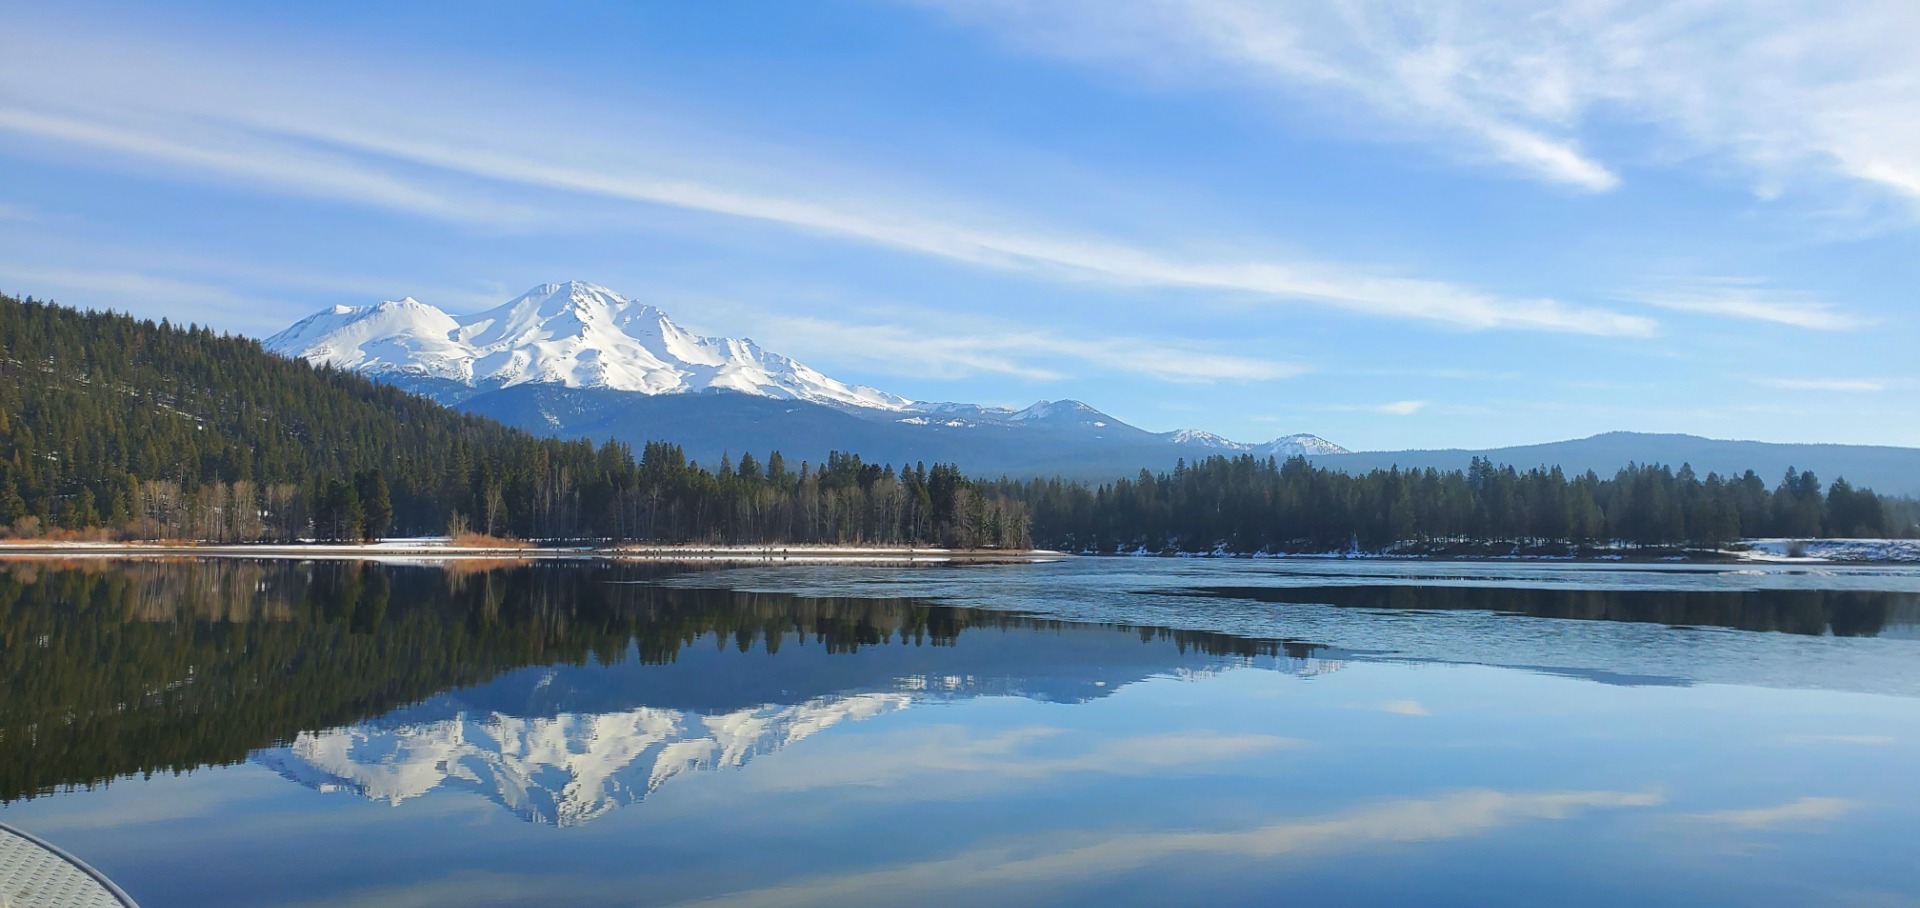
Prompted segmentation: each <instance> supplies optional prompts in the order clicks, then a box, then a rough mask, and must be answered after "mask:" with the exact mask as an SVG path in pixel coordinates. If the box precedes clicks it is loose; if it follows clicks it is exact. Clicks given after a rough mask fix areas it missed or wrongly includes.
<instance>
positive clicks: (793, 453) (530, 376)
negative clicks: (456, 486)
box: [266, 281, 1346, 476]
mask: <svg viewBox="0 0 1920 908" xmlns="http://www.w3.org/2000/svg"><path fill="white" fill-rule="evenodd" d="M266 347H267V349H269V350H272V351H274V352H276V353H281V354H284V355H287V356H293V357H299V358H302V359H305V360H307V361H309V362H312V363H314V364H315V365H327V366H332V367H335V368H339V369H350V370H354V371H358V372H361V373H364V374H367V375H369V376H373V377H376V378H378V379H380V380H382V381H385V382H387V383H389V384H394V385H398V386H400V387H403V388H406V389H408V390H411V391H414V392H416V393H419V394H423V395H425V396H427V397H430V398H433V399H434V400H437V401H440V402H441V403H444V404H448V405H450V406H453V407H457V408H459V409H461V410H465V411H468V412H471V413H475V414H478V415H482V416H488V417H492V418H494V419H498V420H501V421H503V422H506V423H507V424H509V425H514V426H518V427H521V428H524V429H527V430H530V431H534V432H538V433H541V434H547V435H558V436H565V437H579V438H591V439H596V440H599V439H606V438H617V439H620V440H622V441H627V442H630V443H634V444H636V445H638V444H640V443H642V442H646V441H652V440H660V441H671V442H675V443H677V444H679V445H681V446H682V447H683V448H685V449H686V451H687V454H688V456H690V457H693V458H695V459H697V460H700V461H702V462H705V463H712V462H714V461H717V460H719V458H720V457H721V456H722V455H723V454H731V455H733V456H735V457H738V456H739V455H740V454H741V453H743V452H748V451H751V452H754V453H757V454H760V455H762V456H764V455H765V454H766V452H768V451H772V450H778V451H780V452H781V453H782V454H783V455H785V456H786V457H787V458H789V459H790V460H812V461H815V462H819V461H821V460H824V459H825V457H826V455H827V453H828V452H829V451H834V450H838V451H849V452H856V453H859V454H860V455H861V456H862V457H865V458H867V459H869V460H874V461H884V462H889V463H907V462H913V461H929V462H932V461H942V462H952V463H958V464H961V465H962V466H964V467H966V468H967V469H968V470H970V471H972V472H975V473H981V474H993V473H1008V474H1014V475H1021V474H1062V475H1072V476H1105V475H1108V474H1113V475H1121V474H1127V473H1131V472H1133V471H1136V470H1139V469H1141V468H1143V467H1145V468H1150V469H1165V468H1167V467H1171V466H1173V464H1174V463H1175V462H1176V461H1177V460H1178V459H1180V458H1182V457H1186V458H1198V457H1205V456H1207V455H1209V454H1220V453H1228V454H1232V453H1243V452H1244V453H1252V454H1255V455H1257V456H1261V457H1267V456H1274V457H1280V458H1283V459H1284V458H1287V457H1292V456H1294V455H1299V454H1338V453H1344V452H1345V451H1346V449H1345V448H1342V447H1340V446H1339V445H1336V444H1334V443H1332V442H1329V441H1327V440H1326V439H1323V438H1320V437H1318V436H1314V435H1306V434H1300V435H1288V436H1284V437H1281V438H1276V439H1273V440H1272V441H1267V442H1263V443H1258V444H1248V443H1243V442H1235V441H1230V440H1228V439H1225V438H1221V437H1220V436H1218V435H1213V434H1210V433H1206V432H1200V431H1196V430H1182V431H1178V432H1149V431H1146V430H1145V429H1141V428H1138V427H1136V426H1131V425H1128V424H1126V423H1124V422H1121V421H1120V420H1118V419H1115V418H1113V417H1112V416H1109V415H1107V414H1105V413H1102V412H1100V411H1099V410H1096V409H1094V408H1092V407H1090V406H1087V405H1086V404H1084V403H1081V402H1079V401H1074V400H1059V401H1040V402H1038V403H1036V404H1034V405H1032V406H1030V407H1026V408H1024V409H1017V410H1016V409H1011V408H1005V407H988V406H981V405H978V404H968V403H935V402H925V401H913V400H908V399H907V398H904V397H901V396H899V395H896V394H890V393H888V392H885V391H881V390H879V389H877V388H870V387H866V386H864V385H856V384H850V383H847V382H842V381H838V380H836V379H833V378H830V377H828V376H826V375H824V374H822V373H820V372H819V371H817V370H815V369H812V368H809V367H807V366H805V365H803V364H801V363H799V362H796V361H794V360H792V359H790V358H788V357H785V356H781V355H779V354H777V353H772V352H769V351H767V350H765V349H763V348H761V347H760V346H759V345H758V344H755V343H754V342H753V341H752V340H747V339H734V338H719V337H700V336H698V335H694V334H691V333H689V332H688V331H686V330H685V329H683V328H681V327H680V326H678V325H676V324H674V322H673V321H672V319H670V318H668V317H667V314H666V313H664V312H662V311H660V310H659V309H657V308H655V307H653V306H648V305H644V304H642V303H638V302H635V301H633V300H630V299H627V298H625V297H623V296H620V295H619V294H617V293H614V292H613V291H611V290H608V289H606V288H604V287H598V286H595V285H593V284H586V283H581V282H578V281H574V282H569V283H565V284H545V285H542V286H539V287H535V288H534V289H532V290H530V291H528V292H526V293H524V294H522V295H521V296H519V297H517V298H515V299H513V300H510V301H508V302H507V303H506V304H504V305H502V306H499V307H497V308H494V309H489V310H487V311H485V312H481V313H478V314H475V315H466V316H454V315H449V314H447V313H446V312H443V311H441V310H439V309H437V308H434V307H433V306H429V305H427V304H425V303H422V302H419V301H416V300H413V299H404V300H399V301H396V302H384V303H379V304H377V305H373V306H357V307H356V306H336V307H334V308H332V309H327V310H324V311H321V312H318V313H315V314H313V315H311V316H309V317H307V318H305V319H302V320H301V321H299V322H298V323H296V324H294V325H293V326H292V327H290V328H288V329H287V330H285V331H282V332H280V333H279V334H276V335H274V336H272V337H270V338H268V339H267V341H266Z"/></svg>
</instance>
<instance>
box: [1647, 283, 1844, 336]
mask: <svg viewBox="0 0 1920 908" xmlns="http://www.w3.org/2000/svg"><path fill="white" fill-rule="evenodd" d="M1629 296H1630V298H1631V299H1633V300H1634V301H1636V302H1641V303H1645V304H1647V305H1650V306H1658V307H1660V308H1662V309H1672V310H1675V311H1679V312H1695V313H1699V314H1702V315H1717V316H1720V317H1723V318H1740V319H1748V320H1751V321H1760V322H1772V323H1773V324H1777V325H1787V326H1790V327H1794V328H1810V329H1813V330H1816V331H1852V330H1856V329H1859V328H1863V327H1865V326H1866V325H1867V324H1868V322H1867V320H1866V319H1863V318H1860V317H1859V316H1856V315H1853V314H1851V313H1848V312H1846V311H1844V310H1842V309H1841V308H1840V307H1839V306H1836V305H1834V304H1833V303H1830V302H1827V301H1825V300H1821V299H1819V298H1817V297H1814V296H1812V295H1810V294H1807V293H1802V292H1799V291H1795V290H1782V289H1778V288H1773V287H1767V286H1764V285H1762V284H1761V283H1760V282H1758V281H1753V280H1746V279H1722V280H1707V281H1698V282H1693V283H1689V284H1686V285H1682V286H1676V287H1672V288H1668V289H1664V290H1654V291H1648V292H1644V293H1638V294H1630V295H1629Z"/></svg>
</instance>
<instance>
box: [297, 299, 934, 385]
mask: <svg viewBox="0 0 1920 908" xmlns="http://www.w3.org/2000/svg"><path fill="white" fill-rule="evenodd" d="M266 347H267V349H268V350H272V351H274V352H276V353H282V354H285V355H288V356H296V357H299V358H302V359H305V360H307V361H308V362H311V363H314V364H316V365H329V366H333V367H335V368H340V369H351V370H354V371H358V372H364V373H367V374H370V375H379V376H407V377H414V378H430V379H441V380H445V381H450V382H454V383H457V384H460V385H464V386H467V387H470V388H507V387H513V386H515V385H522V384H528V383H536V384H550V385H559V386H561V387H566V388H604V389H607V390H613V391H633V392H638V393H641V394H676V393H683V392H689V391H704V390H716V389H717V390H727V391H739V392H742V393H746V394H754V395H758V396H761V397H770V398H775V399H779V400H805V401H813V402H816V403H822V404H828V405H831V406H843V407H860V408H864V409H873V410H903V409H906V408H907V407H908V406H909V405H910V404H911V403H912V402H911V401H909V400H907V399H905V398H903V397H898V396H896V395H892V394H888V393H886V392H884V391H880V390H877V389H874V388H868V387H864V386H861V385H849V384H846V383H843V382H840V381H836V380H834V379H831V378H828V377H827V376H825V375H822V374H820V373H819V372H817V371H815V370H813V369H810V368H808V367H807V366H805V365H803V364H801V363H797V362H794V361H793V360H791V359H788V358H787V357H784V356H781V355H779V354H777V353H770V352H768V351H766V350H764V349H761V347H760V346H759V345H758V344H755V343H754V342H753V341H751V340H737V339H734V338H726V337H700V336H698V335H695V334H691V333H689V332H687V331H686V330H685V329H683V328H681V327H680V326H679V325H676V324H674V323H673V320H672V319H670V318H668V317H667V314H666V313H665V312H662V311H660V310H659V309H656V308H654V307H653V306H648V305H645V304H642V303H637V302H634V301H633V300H630V299H627V298H626V297H623V296H621V295H619V294H617V293H614V292H613V291H611V290H608V289H606V288H605V287H598V286H595V285H593V284H586V283H581V282H579V281H570V282H568V283H565V284H543V285H541V286H539V287H535V288H533V289H532V290H529V291H527V292H526V293H524V294H521V295H520V296H519V297H517V298H515V299H513V300H511V301H509V302H508V303H506V304H505V305H503V306H500V307H498V308H495V309H489V310H487V311H485V312H481V313H478V314H476V315H465V316H452V315H448V314H447V313H445V312H443V311H441V310H439V309H437V308H435V307H433V306H429V305H427V304H426V303H422V302H419V301H417V300H414V299H411V298H408V299H403V300H399V301H397V302H385V303H380V304H378V305H374V306H335V307H334V308H332V309H328V310H326V311H323V312H319V313H315V314H314V315H312V316H309V317H307V318H305V319H303V320H301V321H300V322H298V323H297V324H295V325H294V326H293V327H291V328H288V329H287V330H285V331H282V332H280V333H279V334H276V335H274V336H272V337H270V338H267V341H266Z"/></svg>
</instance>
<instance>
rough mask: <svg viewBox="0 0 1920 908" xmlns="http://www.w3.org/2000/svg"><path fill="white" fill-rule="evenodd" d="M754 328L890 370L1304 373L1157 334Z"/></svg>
mask: <svg viewBox="0 0 1920 908" xmlns="http://www.w3.org/2000/svg"><path fill="white" fill-rule="evenodd" d="M755 322H756V323H757V324H758V325H760V326H761V327H760V328H758V329H756V330H759V331H762V332H765V333H767V334H768V335H769V336H771V337H774V338H777V339H778V343H779V344H780V345H781V347H782V348H783V349H791V350H793V351H795V352H796V354H800V355H805V356H819V357H823V358H830V359H832V360H835V361H838V362H859V363H863V364H865V365H867V366H868V367H870V368H874V369H877V370H879V371H883V372H888V373H891V374H895V375H910V376H923V377H937V378H962V377H965V376H969V375H977V374H981V373H997V374H1002V375H1012V376H1017V377H1021V378H1034V379H1058V378H1065V377H1067V376H1068V374H1069V372H1068V371H1067V370H1068V369H1070V367H1071V364H1080V365H1083V366H1091V367H1093V368H1095V369H1099V370H1104V371H1115V372H1127V373H1132V374H1137V375H1147V376H1151V377H1153V378H1157V379H1160V380H1162V381H1170V382H1180V383H1208V382H1231V381H1273V380H1277V379H1283V378H1292V377H1294V376H1297V375H1302V374H1305V373H1306V372H1309V371H1311V367H1309V366H1307V365H1305V364H1302V363H1297V362H1291V361H1287V360H1277V359H1264V358H1259V357H1249V356H1239V355H1234V354H1228V353H1221V352H1219V351H1217V350H1215V349H1213V347H1212V346H1211V345H1208V344H1201V343H1197V342H1193V341H1182V340H1170V339H1164V338H1155V339H1147V338H1136V337H1101V336H1097V335H1096V336H1081V335H1067V334H1063V333H1061V332H1058V331H1052V330H1047V329H1043V328H1036V327H1029V328H1019V327H1015V326H1007V325H998V324H984V325H982V324H975V325H972V326H969V327H965V328H961V329H958V330H954V329H945V328H942V327H940V326H938V325H924V326H923V325H913V324H908V323H902V322H900V321H894V322H890V323H865V324H863V323H858V322H846V321H839V320H834V319H824V318H816V317H809V316H794V315H783V314H778V313H764V314H761V315H759V316H757V317H756V319H755Z"/></svg>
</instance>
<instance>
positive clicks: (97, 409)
mask: <svg viewBox="0 0 1920 908" xmlns="http://www.w3.org/2000/svg"><path fill="white" fill-rule="evenodd" d="M1916 523H1920V505H1916V503H1915V502H1914V501H1912V500H1911V499H1897V498H1887V497H1883V496H1879V495H1876V494H1874V493H1873V492H1872V491H1871V490H1867V489H1856V488H1854V487H1853V486H1851V485H1850V484H1848V483H1847V482H1846V481H1845V480H1844V479H1836V480H1835V481H1834V482H1833V483H1832V484H1831V485H1824V484H1823V483H1822V482H1821V481H1820V479H1819V478H1818V477H1816V476H1814V475H1813V474H1812V473H1806V472H1798V471H1791V470H1790V471H1789V472H1788V473H1787V475H1786V476H1785V477H1784V478H1783V479H1782V480H1781V481H1780V482H1779V483H1777V484H1775V485H1771V486H1770V485H1769V484H1768V483H1767V481H1766V480H1764V479H1762V478H1761V477H1759V476H1756V475H1754V474H1753V473H1751V472H1748V473H1746V474H1743V475H1740V476H1734V477H1723V476H1719V475H1712V474H1710V475H1708V476H1706V477H1700V476H1698V475H1696V474H1695V472H1694V471H1693V470H1692V469H1691V468H1689V467H1687V466H1685V465H1682V466H1681V467H1680V468H1679V469H1678V470H1674V469H1671V468H1669V467H1665V466H1652V465H1630V466H1628V467H1627V468H1625V469H1623V470H1621V471H1619V473H1617V474H1616V475H1615V476H1612V477H1610V478H1604V479H1603V478H1601V477H1599V476H1596V475H1594V474H1592V473H1588V474H1584V475H1579V476H1567V475H1565V474H1563V473H1562V472H1561V471H1560V470H1558V469H1536V470H1529V471H1525V472H1521V471H1518V470H1515V469H1514V468H1512V467H1504V466H1495V465H1493V464H1491V463H1488V462H1486V461H1476V462H1475V463H1474V464H1473V466H1472V467H1471V468H1470V469H1468V470H1466V471H1463V472H1438V471H1433V470H1424V471H1399V470H1385V471H1375V472H1373V473H1369V474H1366V475H1348V474H1344V473H1340V472H1336V471H1331V470H1324V469H1319V468H1316V467H1314V466H1312V465H1311V464H1310V463H1308V462H1307V461H1306V460H1304V459H1299V458H1296V459H1293V460H1289V461H1286V462H1284V463H1282V462H1277V461H1275V460H1273V459H1271V458H1268V459H1265V460H1261V459H1257V458H1254V457H1252V456H1250V455H1242V456H1240V457H1236V458H1226V457H1212V458H1208V459H1206V460H1203V461H1201V462H1199V463H1196V464H1192V465H1188V464H1186V463H1185V462H1182V463H1181V465H1180V466H1179V467H1177V468H1176V469H1174V470H1173V471H1171V472H1168V473H1162V474H1153V473H1149V472H1147V471H1142V472H1141V473H1140V475H1139V476H1138V477H1137V478H1135V479H1131V480H1122V481H1119V482H1114V483H1110V484H1105V485H1099V486H1094V485H1088V484H1084V483H1069V482H1064V481H1061V480H1057V479H1054V480H1041V479H1036V480H1030V481H1016V480H1010V479H1005V478H1003V479H1001V480H999V481H997V482H978V481H974V480H970V479H969V478H967V477H966V476H965V475H964V474H963V473H962V472H961V471H960V470H959V469H958V468H956V467H954V466H951V465H944V464H942V465H934V466H931V467H929V466H926V465H923V464H916V465H913V466H911V467H905V468H900V469H896V468H894V467H890V466H881V465H877V464H869V463H865V462H863V461H862V460H861V459H860V458H859V457H857V456H853V455H843V454H833V455H831V456H829V458H828V459H827V461H826V462H825V463H822V464H808V463H801V464H798V465H794V464H791V463H788V462H787V461H786V460H785V459H784V458H783V457H782V456H781V455H780V454H779V453H778V452H774V453H770V454H769V455H767V456H766V457H765V459H764V460H763V459H761V458H758V457H756V456H754V455H751V454H747V455H742V456H741V458H740V460H739V461H738V462H737V463H735V462H733V461H732V460H731V459H729V458H722V460H721V462H720V463H719V464H717V465H714V467H713V468H711V469H709V468H704V467H702V466H701V465H700V464H697V463H693V462H691V461H689V460H688V459H687V458H686V456H685V455H684V453H683V452H682V451H681V450H680V449H679V448H678V447H676V446H674V445H671V444H666V443H658V442H656V443H649V444H647V445H645V446H644V448H643V449H642V451H641V452H640V454H639V456H637V457H636V456H635V455H634V453H633V451H632V449H631V448H630V447H628V446H626V445H623V444H620V443H616V442H608V443H606V444H603V445H599V446H595V445H593V444H592V443H590V442H586V441H566V440H557V439H547V438H538V437H535V436H533V435H530V434H528V433H525V432H521V431H519V430H516V429H510V428H507V427H505V426H503V425H501V424H499V423H497V422H494V421H492V420H488V419H484V418H480V417H475V416H470V415H466V414H462V413H459V412H457V411H453V410H449V409H447V408H445V407H442V406H440V405H439V404H436V403H433V402H432V401H428V400H426V399H424V398H420V397H416V396H413V395H411V394H407V393H405V392H402V391H400V390H398V389H396V388H393V387H391V386H387V385H382V384H379V383H376V382H373V381H370V380H368V379H366V378H364V377H362V376H359V375H355V374H352V373H348V372H342V371H338V370H332V369H326V368H315V367H313V366H310V365H308V364H306V363H304V362H300V361H297V360H292V359H286V358H283V357H279V356H275V355H272V354H268V353H266V352H265V351H264V350H263V349H262V348H261V347H260V344H259V343H258V342H257V341H254V340H251V339H248V338H243V337H237V336H231V335H222V334H218V333H215V332H213V331H210V330H208V329H205V328H197V327H186V328H182V327H177V326H173V325H170V324H168V323H167V322H165V321H162V322H160V323H157V324H156V323H154V322H151V321H142V320H137V319H134V318H131V317H129V316H125V315H119V314H114V313H100V312H81V311H76V310H73V309H69V308H65V307H61V306H56V305H52V304H48V303H42V302H35V301H33V300H31V299H27V300H20V299H15V298H12V297H6V296H0V534H7V535H13V536H19V537H33V536H37V535H42V534H46V533H49V532H61V531H94V532H111V533H112V534H115V535H118V536H121V537H124V538H143V539H181V540H196V541H215V542H251V541H291V540H297V539H320V540H328V541H333V540H354V539H369V538H375V537H379V536H384V535H389V534H400V535H426V534H435V533H441V532H450V533H453V534H459V533H463V532H473V533H479V534H484V535H492V536H515V537H521V538H534V539H556V540H602V541H646V542H660V543H722V544H755V543H796V544H806V543H830V544H843V543H859V544H874V545H909V546H913V545H941V546H950V547H961V548H977V547H998V548H1008V549H1011V548H1025V547H1028V546H1029V545H1031V544H1034V543H1038V544H1039V545H1042V546H1046V547H1049V548H1058V549H1064V550H1068V551H1097V552H1113V551H1139V550H1143V549H1144V550H1146V551H1155V552H1157V551H1211V550H1225V551H1231V552H1259V551H1268V552H1276V553H1278V552H1300V551H1330V550H1338V549H1344V548H1348V547H1350V546H1356V545H1357V546H1359V547H1360V548H1363V549H1367V550H1381V549H1386V548H1389V547H1394V546H1396V545H1404V544H1412V545H1416V546H1418V545H1447V544H1454V543H1461V542H1468V543H1516V544H1567V545H1580V544H1592V543H1613V542H1622V543H1626V544H1630V545H1641V546H1676V545H1697V546H1716V545H1722V544H1724V543H1726V542H1729V541H1732V540H1735V539H1740V538H1743V537H1751V536H1785V537H1819V536H1842V537H1860V536H1908V535H1914V534H1915V532H1916V529H1915V528H1916Z"/></svg>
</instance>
